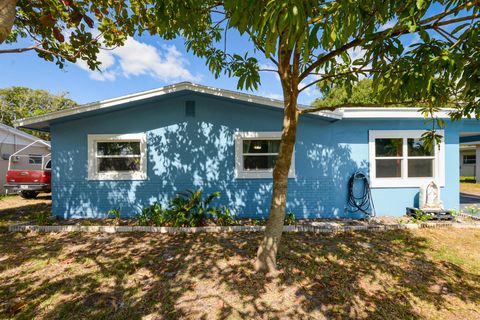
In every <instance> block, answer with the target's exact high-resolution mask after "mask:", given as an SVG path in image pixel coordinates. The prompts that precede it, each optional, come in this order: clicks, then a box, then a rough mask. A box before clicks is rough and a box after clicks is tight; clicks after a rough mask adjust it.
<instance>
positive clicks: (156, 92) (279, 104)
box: [15, 82, 342, 127]
mask: <svg viewBox="0 0 480 320" xmlns="http://www.w3.org/2000/svg"><path fill="white" fill-rule="evenodd" d="M183 90H188V91H193V92H199V93H204V94H209V95H213V96H217V97H223V98H230V99H232V100H239V101H244V102H250V103H256V104H261V105H266V106H270V107H276V108H281V109H283V101H281V100H276V99H271V98H265V97H260V96H256V95H251V94H247V93H241V92H235V91H230V90H225V89H219V88H215V87H208V86H203V85H199V84H194V83H190V82H181V83H178V84H173V85H169V86H165V87H161V88H157V89H153V90H148V91H143V92H138V93H134V94H130V95H126V96H121V97H117V98H113V99H107V100H103V101H99V102H93V103H89V104H85V105H81V106H78V107H75V108H70V109H65V110H59V111H54V112H51V113H47V114H44V115H39V116H34V117H30V118H25V119H20V120H17V121H16V122H15V125H16V126H17V127H25V126H28V125H32V124H35V123H40V122H48V121H51V120H54V119H58V118H63V117H67V116H72V115H76V114H80V113H84V112H88V111H93V110H101V109H105V108H109V107H113V106H116V105H120V104H125V103H129V102H135V101H139V100H144V99H149V98H153V97H158V96H162V95H165V94H169V93H174V92H179V91H183ZM299 107H300V108H308V106H299ZM312 114H315V115H317V116H321V117H325V118H332V119H334V120H339V119H341V118H342V115H341V113H340V112H331V111H319V112H314V113H312Z"/></svg>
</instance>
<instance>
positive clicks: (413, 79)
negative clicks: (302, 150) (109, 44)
mask: <svg viewBox="0 0 480 320" xmlns="http://www.w3.org/2000/svg"><path fill="white" fill-rule="evenodd" d="M479 9H480V4H479V2H478V1H459V0H440V1H428V0H406V1H397V0H389V1H378V0H362V1H351V0H340V1H318V0H317V1H313V0H311V1H309V0H307V1H299V0H265V1H237V0H225V1H177V0H164V1H153V0H152V1H144V2H142V4H141V5H140V6H139V7H136V8H135V10H136V14H138V16H139V20H138V22H139V25H140V29H139V31H140V32H142V31H148V32H150V33H151V34H158V35H160V36H161V37H163V38H165V39H171V38H175V37H181V38H183V39H184V40H185V44H186V47H187V48H188V49H189V50H191V51H192V52H193V53H194V54H196V55H197V56H200V57H203V58H205V60H206V63H207V65H208V67H209V68H210V70H211V71H212V72H213V73H214V74H215V75H216V76H219V75H220V74H222V73H223V74H227V75H228V76H235V77H238V87H239V88H247V89H256V88H257V87H258V84H259V83H260V76H259V72H261V71H267V72H268V71H271V72H275V73H277V74H278V75H279V78H280V83H281V86H282V90H283V96H284V105H285V109H284V120H283V131H282V142H281V145H280V152H279V155H278V158H277V161H276V164H275V169H274V172H273V178H274V182H273V195H272V202H271V206H270V214H269V219H268V222H267V227H266V231H265V237H264V239H263V240H262V243H261V245H260V247H259V251H258V255H257V263H256V267H257V269H258V270H263V271H272V270H274V269H275V264H276V254H277V250H278V246H279V243H280V239H281V234H282V230H283V219H284V215H285V206H286V195H287V188H288V183H287V182H288V171H289V168H290V164H291V159H292V154H293V150H294V145H295V141H296V129H297V123H298V117H299V116H301V115H302V114H305V113H309V112H317V111H318V110H333V109H335V108H337V107H340V106H342V105H316V106H315V107H314V108H311V109H299V108H298V105H297V99H298V95H299V94H300V93H301V92H302V91H303V90H306V88H308V87H309V86H313V85H317V86H318V87H319V88H320V90H322V92H323V93H324V94H327V93H328V92H329V91H330V90H331V89H332V88H333V87H335V86H343V87H345V88H346V90H348V91H350V90H351V87H352V86H353V85H354V84H355V83H356V82H358V80H359V78H360V77H370V78H372V79H373V87H374V90H375V91H376V92H377V94H378V97H379V101H381V102H382V103H384V104H392V103H395V104H398V103H401V104H414V103H415V104H421V105H423V106H424V109H423V111H424V112H425V113H427V114H434V112H435V111H436V110H438V108H440V107H442V106H444V105H445V104H446V103H447V102H449V101H452V100H453V101H455V102H456V107H457V112H456V113H455V114H453V115H452V116H454V117H459V116H461V115H470V114H471V113H473V114H474V115H475V116H478V115H479V114H480V112H479V111H480V109H479V108H480V101H479V99H478V97H479V93H480V50H479V48H480V41H479V30H480V28H479V26H480V25H479ZM229 31H234V32H239V33H240V34H241V35H243V36H244V37H245V38H247V39H248V40H249V41H250V43H251V44H252V46H253V48H254V49H253V50H245V51H239V50H238V49H237V50H235V51H231V50H229V48H230V47H229V42H228V36H229ZM408 36H410V37H412V36H414V37H415V38H418V41H416V43H415V44H412V45H411V46H406V45H405V41H404V39H405V38H407V37H408ZM353 50H356V51H360V52H362V53H363V54H362V55H361V56H359V57H358V58H355V59H354V58H353V54H352V52H353ZM259 58H265V59H269V60H270V61H271V64H272V67H268V68H263V69H261V68H260V67H259V63H258V59H259ZM433 135H434V133H433ZM432 138H436V139H438V138H440V137H438V136H435V135H434V136H433V137H432ZM432 140H433V139H432Z"/></svg>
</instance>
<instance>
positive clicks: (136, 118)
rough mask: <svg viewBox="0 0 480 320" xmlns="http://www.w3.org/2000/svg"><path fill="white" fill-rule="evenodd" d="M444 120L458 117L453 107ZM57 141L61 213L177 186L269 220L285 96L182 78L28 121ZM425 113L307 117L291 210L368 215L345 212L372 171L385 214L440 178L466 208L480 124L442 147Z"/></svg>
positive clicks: (165, 195) (457, 125) (465, 126)
mask: <svg viewBox="0 0 480 320" xmlns="http://www.w3.org/2000/svg"><path fill="white" fill-rule="evenodd" d="M438 116H439V117H441V118H445V119H448V114H447V112H446V111H443V112H440V113H439V114H438ZM18 125H19V126H20V127H24V128H29V129H34V130H41V131H49V132H50V133H51V138H52V141H51V142H52V197H53V209H52V210H53V213H54V215H56V216H61V217H103V216H105V215H106V214H107V212H108V210H110V209H112V208H120V210H121V213H122V214H123V215H125V216H126V215H133V214H134V213H136V212H139V210H140V208H141V207H143V206H145V205H147V204H149V203H152V202H154V201H157V200H158V201H161V202H166V201H167V200H168V199H169V198H171V197H173V196H174V195H175V194H176V193H177V192H180V191H184V190H186V189H200V188H201V189H203V190H204V191H205V192H207V193H210V192H214V191H220V192H221V196H220V198H219V200H218V202H217V204H219V205H220V204H223V205H225V206H228V207H230V208H231V209H232V211H233V212H235V213H237V214H239V215H240V216H242V217H265V216H266V215H267V214H268V209H269V204H270V199H271V191H272V168H273V165H274V160H275V157H276V154H277V152H278V146H279V139H280V131H281V126H282V102H281V101H277V100H273V99H267V98H263V97H258V96H254V95H249V94H244V93H238V92H232V91H227V90H222V89H217V88H211V87H206V86H201V85H196V84H192V83H179V84H176V85H171V86H166V87H163V88H159V89H155V90H151V91H146V92H141V93H136V94H132V95H128V96H124V97H119V98H114V99H110V100H105V101H100V102H95V103H91V104H87V105H82V106H80V107H77V108H73V109H68V110H62V111H57V112H53V113H49V114H46V115H41V116H36V117H32V118H28V119H24V120H21V121H20V122H18ZM427 128H428V127H427V124H426V123H425V120H424V118H423V116H422V115H421V114H420V113H418V112H417V111H416V110H413V109H406V108H383V109H379V108H375V109H372V108H345V109H340V110H337V111H335V112H318V113H315V114H310V115H306V116H303V117H302V118H301V119H300V122H299V127H298V133H297V144H296V147H295V155H294V160H293V164H292V167H291V169H290V180H289V191H288V204H287V206H288V210H290V211H292V212H294V213H295V215H296V216H297V217H309V218H314V217H360V216H359V215H358V214H353V213H351V212H349V211H348V210H347V205H346V203H347V202H346V201H347V182H348V179H349V177H350V176H351V175H352V174H353V173H354V172H356V171H358V170H360V171H362V172H365V173H366V174H368V175H369V177H370V180H371V187H372V196H373V201H374V203H375V207H376V211H377V214H378V215H401V214H404V212H405V207H407V206H414V205H416V202H418V190H419V187H420V186H421V185H423V184H425V183H426V182H427V181H430V180H432V179H434V180H435V181H437V183H438V184H439V185H440V186H441V190H442V194H441V197H442V200H443V202H444V204H445V207H446V208H458V207H459V144H460V138H461V137H462V136H472V134H474V133H475V132H479V131H480V126H479V124H478V122H476V121H475V120H468V119H465V120H462V121H458V122H450V121H449V120H447V126H446V128H445V129H444V130H443V131H441V133H442V134H443V135H444V139H443V141H442V143H441V144H440V145H439V146H437V147H436V148H434V150H433V151H432V152H428V151H426V150H425V149H424V148H423V146H422V143H421V141H420V140H419V138H420V136H421V135H422V133H424V132H425V130H426V129H427Z"/></svg>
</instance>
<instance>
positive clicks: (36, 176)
mask: <svg viewBox="0 0 480 320" xmlns="http://www.w3.org/2000/svg"><path fill="white" fill-rule="evenodd" d="M51 168H52V166H51V159H50V144H49V143H48V142H45V141H42V140H38V141H36V142H34V143H32V144H30V145H28V146H27V147H25V148H23V149H21V150H19V151H17V152H15V153H14V154H12V155H11V156H10V159H9V163H8V171H7V175H6V177H5V178H6V184H5V185H4V187H5V189H7V192H8V193H17V192H20V195H21V196H22V197H23V198H25V199H33V198H35V197H36V196H37V195H38V194H39V193H40V192H47V193H48V192H51V189H52V185H51V177H52V174H51V173H52V170H51Z"/></svg>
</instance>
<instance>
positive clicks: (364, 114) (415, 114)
mask: <svg viewBox="0 0 480 320" xmlns="http://www.w3.org/2000/svg"><path fill="white" fill-rule="evenodd" d="M339 110H340V111H341V112H342V115H343V119H424V118H425V117H424V115H423V114H422V113H421V112H420V111H419V110H418V109H415V108H341V109H339ZM451 111H452V109H442V110H440V111H439V112H438V113H436V114H435V116H436V117H439V118H450V115H449V113H450V112H451Z"/></svg>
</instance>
